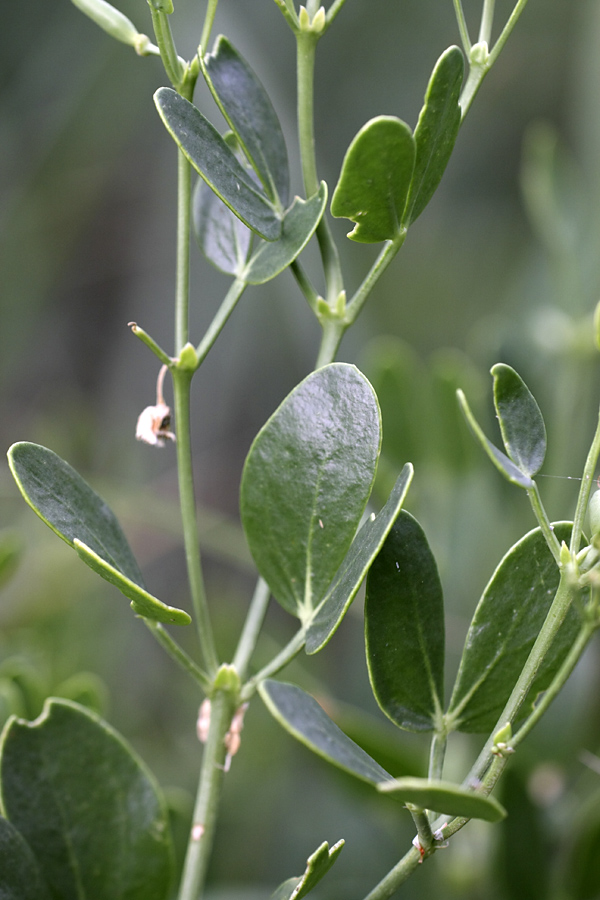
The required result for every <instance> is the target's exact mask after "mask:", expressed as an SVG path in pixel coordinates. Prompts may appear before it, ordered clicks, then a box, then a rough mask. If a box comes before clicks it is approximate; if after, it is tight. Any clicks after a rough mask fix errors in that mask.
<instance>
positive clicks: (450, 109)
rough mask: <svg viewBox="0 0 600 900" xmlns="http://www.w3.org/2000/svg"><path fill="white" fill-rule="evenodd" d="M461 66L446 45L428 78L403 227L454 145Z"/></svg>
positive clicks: (427, 195)
mask: <svg viewBox="0 0 600 900" xmlns="http://www.w3.org/2000/svg"><path fill="white" fill-rule="evenodd" d="M464 68H465V63H464V58H463V55H462V53H461V51H460V50H459V48H458V47H449V48H448V49H447V50H446V51H445V52H444V53H442V55H441V56H440V58H439V59H438V61H437V63H436V64H435V68H434V70H433V72H432V75H431V78H430V79H429V84H428V86H427V91H426V94H425V104H424V106H423V109H422V110H421V113H420V115H419V121H418V123H417V127H416V128H415V144H416V158H415V171H414V175H413V178H412V181H411V184H410V191H409V195H408V200H407V203H406V210H405V211H404V216H403V223H404V224H405V225H406V227H408V226H409V225H411V224H412V223H413V222H414V221H415V219H416V218H418V216H420V215H421V213H422V212H423V210H424V209H425V207H426V206H427V204H428V203H429V201H430V200H431V198H432V197H433V195H434V193H435V191H436V190H437V187H438V185H439V183H440V181H441V180H442V175H443V174H444V171H445V169H446V166H447V165H448V161H449V159H450V156H451V154H452V150H453V149H454V144H455V142H456V137H457V135H458V130H459V128H460V121H461V109H460V106H459V103H458V100H459V97H460V89H461V86H462V81H463V75H464Z"/></svg>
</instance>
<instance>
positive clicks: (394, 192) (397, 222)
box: [331, 116, 415, 244]
mask: <svg viewBox="0 0 600 900" xmlns="http://www.w3.org/2000/svg"><path fill="white" fill-rule="evenodd" d="M414 166H415V139H414V137H413V134H412V131H411V130H410V128H409V127H408V125H407V124H406V123H405V122H402V121H401V120H400V119H397V118H395V117H394V116H378V117H377V118H375V119H371V120H370V121H369V122H367V123H366V125H364V126H363V127H362V128H361V130H360V131H359V132H358V134H357V135H356V137H355V138H354V140H353V141H352V143H351V144H350V146H349V148H348V150H347V152H346V156H345V157H344V162H343V165H342V171H341V174H340V178H339V181H338V184H337V187H336V189H335V191H334V193H333V197H332V198H331V214H332V216H336V217H337V218H345V219H350V220H351V221H352V222H355V223H356V224H355V227H354V230H353V231H351V232H350V233H349V234H348V237H349V238H351V239H352V240H353V241H359V242H361V243H364V244H373V243H378V242H379V241H387V240H393V239H394V238H396V237H398V235H399V234H400V232H401V225H402V214H403V212H404V207H405V205H406V198H407V195H408V189H409V186H410V183H411V179H412V177H413V170H414Z"/></svg>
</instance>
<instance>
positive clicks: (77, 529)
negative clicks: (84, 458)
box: [8, 442, 191, 625]
mask: <svg viewBox="0 0 600 900" xmlns="http://www.w3.org/2000/svg"><path fill="white" fill-rule="evenodd" d="M8 462H9V465H10V468H11V471H12V473H13V476H14V478H15V481H16V482H17V485H18V487H19V490H20V491H21V493H22V494H23V497H24V498H25V500H26V502H27V503H28V504H29V506H31V508H32V509H33V510H34V512H35V513H37V515H38V516H39V517H40V519H42V521H43V522H45V523H46V525H48V526H49V527H50V528H51V529H52V531H54V532H55V534H57V535H58V536H59V537H60V538H62V540H63V541H65V542H66V543H67V544H69V546H70V547H73V549H74V550H76V551H77V553H78V554H79V556H80V557H81V559H83V561H84V562H85V563H87V565H89V566H90V568H92V569H93V570H94V571H95V572H97V573H98V574H99V575H101V576H102V577H103V578H105V579H106V580H107V581H110V583H111V584H114V585H116V587H118V588H119V590H121V591H122V592H123V593H124V594H125V596H126V597H128V598H129V599H130V600H132V601H133V602H134V604H135V606H134V609H135V611H136V612H138V613H140V615H145V616H148V617H149V618H152V619H158V620H159V621H161V622H176V623H177V624H179V625H186V624H188V623H189V622H190V621H191V620H190V617H189V616H188V614H187V613H186V612H184V611H183V610H180V609H173V608H172V607H170V606H166V605H165V604H164V603H161V601H160V600H157V599H156V597H152V595H151V594H149V593H148V592H147V591H146V589H145V587H144V581H143V578H142V574H141V572H140V570H139V567H138V564H137V563H136V561H135V558H134V556H133V553H132V552H131V549H130V547H129V544H128V543H127V540H126V538H125V535H124V534H123V532H122V530H121V526H120V525H119V523H118V521H117V519H116V517H115V515H114V513H113V512H112V510H111V509H110V508H109V507H108V506H107V504H106V503H105V502H104V500H102V498H101V497H99V496H98V494H96V492H95V491H93V490H92V488H91V487H90V486H89V484H88V483H87V482H86V481H84V480H83V478H82V477H81V475H79V474H78V473H77V472H76V471H75V469H73V468H71V466H70V465H69V464H68V463H66V462H65V461H64V460H62V459H61V458H60V456H57V455H56V453H53V452H52V450H48V449H47V448H46V447H41V446H40V445H39V444H29V443H26V442H21V443H18V444H13V445H12V447H11V448H10V449H9V451H8ZM132 605H133V604H132Z"/></svg>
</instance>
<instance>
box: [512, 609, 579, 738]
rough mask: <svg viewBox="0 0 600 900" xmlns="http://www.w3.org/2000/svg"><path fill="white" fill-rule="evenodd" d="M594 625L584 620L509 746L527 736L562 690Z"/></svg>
mask: <svg viewBox="0 0 600 900" xmlns="http://www.w3.org/2000/svg"><path fill="white" fill-rule="evenodd" d="M595 630H596V629H595V627H594V626H593V625H591V624H590V623H588V622H586V623H585V624H584V626H583V627H582V628H581V631H580V632H579V634H578V635H577V639H576V640H575V643H574V644H573V646H572V647H571V649H570V650H569V653H568V655H567V657H566V659H565V660H564V662H563V664H562V666H561V667H560V669H559V670H558V672H557V673H556V675H555V676H554V678H553V680H552V684H551V685H550V687H549V688H548V689H547V690H546V691H545V692H544V694H543V695H542V697H541V699H540V700H539V701H538V702H537V703H536V706H535V709H534V710H533V712H532V713H531V715H530V716H529V718H528V719H527V721H526V722H525V724H524V725H522V726H521V728H519V730H518V731H517V733H516V734H515V735H514V736H513V737H512V738H511V740H510V746H511V747H516V746H517V745H518V744H520V743H521V741H522V740H523V739H524V738H525V737H527V735H528V734H529V732H530V731H531V729H532V728H533V726H534V725H536V724H537V723H538V722H539V720H540V719H541V718H542V716H543V715H544V713H545V712H546V710H547V709H548V707H549V706H550V704H551V703H552V701H553V700H554V699H555V697H556V696H557V695H558V694H559V692H560V691H561V690H562V688H563V687H564V685H565V684H566V682H567V680H568V678H569V677H570V675H571V673H572V671H573V669H574V668H575V666H576V665H577V663H578V662H579V660H580V658H581V655H582V653H583V651H584V650H585V648H586V647H587V645H588V643H589V641H590V639H591V637H592V635H593V634H594V631H595Z"/></svg>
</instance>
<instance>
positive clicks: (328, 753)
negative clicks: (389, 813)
mask: <svg viewBox="0 0 600 900" xmlns="http://www.w3.org/2000/svg"><path fill="white" fill-rule="evenodd" d="M258 689H259V692H260V696H261V697H262V699H263V701H264V704H265V706H266V707H267V709H268V710H269V712H270V713H271V715H272V716H273V717H274V718H275V719H277V721H278V722H279V724H280V725H282V726H283V727H284V728H285V730H286V731H288V732H289V733H290V734H291V735H292V736H293V737H295V738H296V740H298V741H300V742H301V743H302V744H304V745H305V746H306V747H308V748H309V749H310V750H312V751H313V753H316V754H317V755H318V756H322V757H323V759H326V760H327V762H330V763H332V764H333V765H334V766H337V767H338V768H340V769H344V771H345V772H349V773H350V774H351V775H355V776H356V777H357V778H360V779H361V780H362V781H368V782H370V783H372V784H379V783H380V782H382V781H385V780H390V779H391V777H392V776H391V775H389V774H388V773H387V772H386V771H385V769H382V767H381V766H380V765H379V763H377V762H375V760H374V759H371V757H370V756H369V755H368V753H365V751H364V750H363V749H362V747H359V746H358V744H355V743H354V741H352V740H350V738H349V737H348V736H347V735H345V734H344V732H343V731H342V730H341V729H340V728H338V726H337V725H336V724H335V722H333V721H332V720H331V719H330V718H329V716H328V715H327V713H326V712H325V711H324V710H323V709H322V707H321V706H319V704H318V703H317V701H316V700H314V699H313V698H312V697H311V696H310V694H307V693H305V691H303V690H302V689H301V688H299V687H297V686H296V685H295V684H285V683H284V682H282V681H273V680H272V679H267V680H266V681H263V682H262V683H261V684H260V685H259V688H258Z"/></svg>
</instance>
